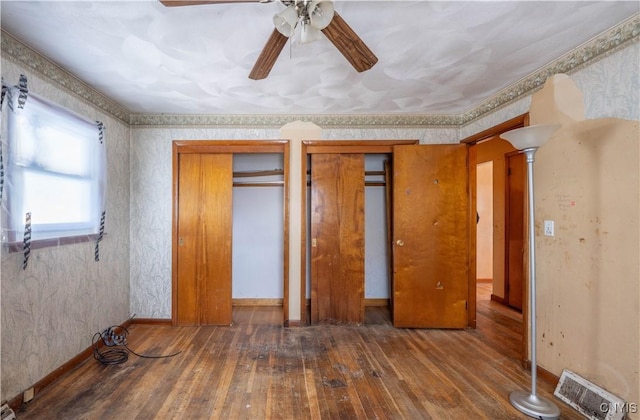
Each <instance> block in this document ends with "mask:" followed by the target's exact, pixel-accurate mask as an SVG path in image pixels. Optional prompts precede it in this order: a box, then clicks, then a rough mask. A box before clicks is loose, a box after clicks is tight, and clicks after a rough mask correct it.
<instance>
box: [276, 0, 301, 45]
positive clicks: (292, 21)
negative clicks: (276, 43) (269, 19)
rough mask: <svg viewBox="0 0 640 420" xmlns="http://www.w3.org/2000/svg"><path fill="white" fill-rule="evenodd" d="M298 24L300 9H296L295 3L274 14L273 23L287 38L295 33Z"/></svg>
mask: <svg viewBox="0 0 640 420" xmlns="http://www.w3.org/2000/svg"><path fill="white" fill-rule="evenodd" d="M297 24H298V11H297V10H296V7H295V5H290V6H288V7H287V8H286V9H284V10H283V11H282V12H280V13H277V14H275V15H274V16H273V25H274V26H275V27H276V29H277V30H278V32H280V33H281V34H282V35H284V36H286V37H287V38H290V37H291V36H292V35H293V32H294V31H295V29H296V25H297Z"/></svg>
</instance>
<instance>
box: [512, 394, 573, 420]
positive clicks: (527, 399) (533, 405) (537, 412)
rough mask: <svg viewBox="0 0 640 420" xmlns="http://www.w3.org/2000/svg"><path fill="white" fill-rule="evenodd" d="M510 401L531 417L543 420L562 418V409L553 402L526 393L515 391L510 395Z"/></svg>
mask: <svg viewBox="0 0 640 420" xmlns="http://www.w3.org/2000/svg"><path fill="white" fill-rule="evenodd" d="M509 401H510V402H511V405H512V406H514V407H515V408H517V409H518V410H520V411H521V412H523V413H524V414H526V415H527V416H529V417H533V418H536V419H543V420H556V419H558V418H559V417H560V409H559V408H558V406H557V405H555V404H554V403H553V402H551V401H550V400H548V399H546V398H543V397H539V396H537V395H531V394H530V393H528V392H525V391H513V392H512V393H511V394H509Z"/></svg>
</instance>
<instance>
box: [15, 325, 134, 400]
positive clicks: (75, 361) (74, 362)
mask: <svg viewBox="0 0 640 420" xmlns="http://www.w3.org/2000/svg"><path fill="white" fill-rule="evenodd" d="M132 323H133V322H132V319H131V318H129V319H128V320H126V321H125V322H123V323H122V324H120V326H121V327H124V328H128V327H130V326H131V324H132ZM97 345H98V348H102V347H104V343H103V342H102V340H99V341H98V342H97ZM93 348H94V345H93V344H92V345H90V346H89V347H87V348H86V349H84V350H83V351H81V352H80V353H78V354H77V355H75V356H74V357H73V358H72V359H71V360H69V361H68V362H66V363H64V364H63V365H61V366H60V367H58V368H57V369H56V370H54V371H53V372H51V373H49V374H48V375H47V376H45V377H44V378H42V379H40V380H39V381H38V382H36V383H35V384H33V386H32V387H29V388H27V389H25V391H26V390H28V389H31V388H33V398H35V397H36V396H37V395H38V394H39V393H40V392H41V391H42V390H43V389H44V388H46V387H47V386H49V385H50V384H51V383H53V382H54V381H55V380H56V379H58V378H60V377H61V376H62V375H64V374H66V373H67V372H69V371H71V370H73V369H75V368H76V367H77V366H79V365H80V364H81V363H82V362H84V361H85V360H87V359H89V358H91V357H92V356H93ZM8 404H9V407H11V409H12V410H13V411H18V410H19V409H20V407H21V406H22V404H24V391H23V393H22V394H18V395H16V396H15V397H13V398H11V399H10V400H9V402H8Z"/></svg>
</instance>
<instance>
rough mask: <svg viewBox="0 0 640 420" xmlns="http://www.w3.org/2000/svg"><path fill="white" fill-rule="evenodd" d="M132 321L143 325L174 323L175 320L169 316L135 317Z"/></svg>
mask: <svg viewBox="0 0 640 420" xmlns="http://www.w3.org/2000/svg"><path fill="white" fill-rule="evenodd" d="M131 323H132V324H141V325H173V321H171V319H167V318H133V319H132V320H131Z"/></svg>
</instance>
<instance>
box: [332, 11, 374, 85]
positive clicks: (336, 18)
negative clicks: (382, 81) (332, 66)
mask: <svg viewBox="0 0 640 420" xmlns="http://www.w3.org/2000/svg"><path fill="white" fill-rule="evenodd" d="M322 33H324V34H325V36H326V37H327V38H329V41H331V42H332V43H333V45H335V46H336V48H337V49H338V51H340V52H341V53H342V55H344V57H345V58H346V59H347V61H349V63H351V65H352V66H353V68H355V69H356V70H357V71H358V72H363V71H365V70H369V69H370V68H371V67H373V65H374V64H376V63H377V62H378V57H376V56H375V54H374V53H373V52H372V51H371V50H370V49H369V47H367V46H366V45H365V43H364V42H363V41H362V39H360V37H359V36H358V35H357V34H356V33H355V32H354V31H353V29H351V27H350V26H349V25H348V24H347V22H345V21H344V19H342V17H341V16H340V15H339V14H338V13H335V12H334V14H333V19H331V23H329V26H327V27H326V28H324V29H323V30H322Z"/></svg>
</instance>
